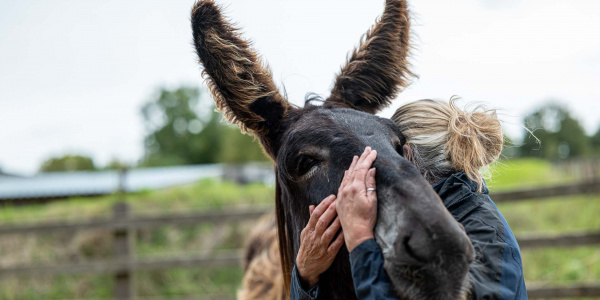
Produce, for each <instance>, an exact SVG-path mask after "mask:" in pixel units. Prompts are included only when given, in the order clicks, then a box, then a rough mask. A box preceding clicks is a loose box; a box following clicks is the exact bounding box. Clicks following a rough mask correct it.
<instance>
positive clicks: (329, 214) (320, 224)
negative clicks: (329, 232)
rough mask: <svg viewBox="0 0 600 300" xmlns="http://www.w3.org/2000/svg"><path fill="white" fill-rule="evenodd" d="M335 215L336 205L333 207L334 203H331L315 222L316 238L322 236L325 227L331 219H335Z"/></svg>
mask: <svg viewBox="0 0 600 300" xmlns="http://www.w3.org/2000/svg"><path fill="white" fill-rule="evenodd" d="M336 214H337V212H336V205H335V202H333V203H331V205H329V207H328V208H327V210H326V211H325V212H324V213H323V214H322V215H321V217H320V218H319V220H318V221H317V225H316V226H315V234H316V235H317V236H320V235H321V234H323V233H324V232H325V230H326V229H327V227H328V226H329V224H330V223H331V221H332V220H333V218H335V215H336ZM332 238H333V237H332ZM327 244H329V243H327Z"/></svg>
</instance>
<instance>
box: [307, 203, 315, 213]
mask: <svg viewBox="0 0 600 300" xmlns="http://www.w3.org/2000/svg"><path fill="white" fill-rule="evenodd" d="M314 210H315V206H314V205H309V206H308V214H309V215H312V213H313V211H314Z"/></svg>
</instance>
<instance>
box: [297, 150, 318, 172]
mask: <svg viewBox="0 0 600 300" xmlns="http://www.w3.org/2000/svg"><path fill="white" fill-rule="evenodd" d="M318 164H319V161H318V160H317V159H316V158H314V157H311V156H308V155H301V156H300V157H299V158H298V165H297V168H296V170H297V172H298V176H310V175H312V174H311V173H312V172H313V171H314V170H316V166H317V165H318Z"/></svg>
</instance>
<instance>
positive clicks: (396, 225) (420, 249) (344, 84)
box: [192, 0, 473, 299]
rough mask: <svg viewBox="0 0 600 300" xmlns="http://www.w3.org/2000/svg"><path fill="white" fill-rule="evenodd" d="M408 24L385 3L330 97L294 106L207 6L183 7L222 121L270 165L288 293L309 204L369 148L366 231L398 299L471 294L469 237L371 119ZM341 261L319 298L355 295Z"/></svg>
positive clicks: (382, 102)
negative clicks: (373, 220) (250, 139)
mask: <svg viewBox="0 0 600 300" xmlns="http://www.w3.org/2000/svg"><path fill="white" fill-rule="evenodd" d="M409 26H410V23H409V16H408V11H407V4H406V1H405V0H387V1H386V6H385V11H384V13H383V15H382V16H381V18H380V20H379V21H378V22H377V24H376V25H375V26H374V27H373V28H371V30H370V31H369V32H368V33H367V34H366V35H365V36H364V38H363V40H362V41H361V43H360V46H359V47H358V48H357V49H356V50H355V51H354V52H353V53H352V55H350V57H349V59H348V62H347V64H346V65H345V66H344V67H343V68H342V70H341V72H340V74H339V75H338V76H337V78H336V80H335V85H334V88H333V90H332V92H331V96H330V97H329V98H328V99H327V100H326V101H325V102H324V103H323V104H322V105H313V104H312V103H310V102H309V103H308V104H307V105H306V106H305V107H303V108H299V107H294V106H292V105H290V104H289V103H288V102H287V100H286V99H285V98H284V97H283V96H282V95H281V94H280V93H279V91H278V89H277V87H276V85H275V84H274V83H273V79H272V77H271V73H270V71H269V70H268V68H267V67H265V66H264V65H263V64H262V63H261V61H260V59H259V57H258V55H257V54H256V53H255V52H254V51H253V50H252V49H251V48H250V45H249V43H248V42H247V41H245V40H244V39H242V38H241V36H240V34H239V31H238V30H237V29H236V28H234V27H233V26H232V25H231V24H230V23H229V22H228V21H227V20H226V19H225V18H224V17H223V16H222V15H221V12H220V9H219V7H218V6H217V5H215V3H214V2H213V1H211V0H206V1H199V2H197V3H196V5H195V6H194V8H193V10H192V29H193V34H194V44H195V47H196V51H197V53H198V57H199V60H200V64H201V65H202V66H203V67H204V70H203V73H204V75H205V76H206V78H207V81H208V85H209V87H210V89H211V92H212V94H213V96H214V99H215V101H216V103H217V105H218V107H219V108H220V109H221V110H223V111H224V113H225V118H226V119H227V120H229V121H230V122H233V123H236V124H238V125H240V127H241V129H242V131H248V132H250V133H251V134H254V135H255V136H256V137H257V138H258V139H259V140H260V142H261V144H262V146H263V148H264V150H265V152H266V153H267V154H268V155H269V156H270V157H271V158H272V159H273V160H274V162H275V166H276V171H277V176H276V178H277V182H276V192H275V194H276V201H275V202H276V217H277V233H278V242H279V246H280V247H279V248H280V249H279V251H280V256H281V267H282V272H283V275H284V276H283V280H284V281H285V289H286V290H287V289H289V286H290V275H291V270H292V267H293V263H294V257H295V256H296V254H297V252H298V249H299V245H300V232H301V230H302V229H303V228H304V226H305V225H306V223H307V222H308V219H309V214H308V206H309V205H311V204H318V203H319V202H320V201H321V200H322V199H324V198H325V197H326V196H327V195H329V194H335V193H336V192H337V189H338V187H339V184H340V182H341V180H342V177H343V174H344V170H345V169H346V168H347V167H348V166H349V165H350V162H351V160H352V157H353V156H354V155H358V154H360V153H361V152H362V150H363V149H364V148H365V146H371V147H372V148H374V149H376V150H377V151H378V156H377V160H376V161H375V162H374V164H373V166H374V167H375V168H377V175H376V181H377V197H378V204H377V205H378V219H377V225H376V227H375V232H374V233H375V239H376V241H377V243H378V244H379V246H380V247H381V249H382V253H383V256H384V260H385V264H384V268H385V270H386V272H387V273H388V274H389V276H390V278H391V280H392V283H393V285H394V288H395V290H396V292H397V293H398V295H399V297H401V298H402V299H457V298H460V297H462V296H463V295H464V292H465V290H466V289H467V287H468V280H467V271H468V268H469V265H470V263H471V261H472V259H473V258H472V256H473V248H472V245H471V244H470V242H469V240H468V238H467V236H466V234H465V233H464V231H463V230H462V229H461V227H460V226H459V224H458V223H457V222H456V221H454V219H453V218H452V216H451V215H450V214H449V212H448V211H447V210H446V208H445V207H444V206H443V204H442V202H441V201H440V199H439V197H438V196H437V194H436V193H435V192H434V191H433V189H432V188H431V186H430V185H429V184H428V183H427V181H425V179H423V177H422V176H421V175H420V174H419V173H418V171H417V170H416V168H415V167H414V166H413V165H412V164H411V163H410V162H408V161H407V160H406V159H404V158H403V157H402V146H403V145H404V137H403V136H402V134H401V132H400V131H399V129H398V127H397V126H396V125H395V124H394V123H393V122H392V121H390V120H388V119H383V118H379V117H377V116H375V115H374V113H376V112H378V111H379V110H381V109H382V108H383V107H385V106H386V105H388V104H389V103H390V102H391V100H392V99H394V98H395V97H396V95H397V94H398V92H400V91H401V90H402V88H403V87H405V86H406V85H407V84H408V83H407V82H408V78H410V76H411V75H412V74H411V73H410V71H408V63H407V61H406V58H407V55H408V52H409ZM263 249H271V248H270V247H266V248H263ZM265 251H267V250H265ZM348 255H349V254H348V251H347V250H346V249H345V248H343V249H342V250H341V251H340V252H339V254H338V256H337V257H336V259H335V261H334V263H333V265H332V266H331V267H330V268H329V270H327V271H326V272H325V273H324V274H322V275H321V276H320V283H319V284H320V293H321V294H322V295H323V297H324V298H325V299H355V293H354V288H353V284H352V277H351V275H350V264H349V261H348ZM253 257H255V258H256V257H261V256H260V255H254V256H253ZM270 257H272V256H270ZM250 265H252V262H250V263H249V266H250ZM248 270H250V269H248ZM247 272H248V271H247ZM245 280H246V279H245ZM265 296H266V295H265Z"/></svg>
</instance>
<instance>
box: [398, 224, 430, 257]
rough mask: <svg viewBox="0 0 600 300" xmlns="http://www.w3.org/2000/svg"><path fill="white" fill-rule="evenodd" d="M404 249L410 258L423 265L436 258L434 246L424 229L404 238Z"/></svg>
mask: <svg viewBox="0 0 600 300" xmlns="http://www.w3.org/2000/svg"><path fill="white" fill-rule="evenodd" d="M404 249H405V250H406V253H407V254H408V255H409V256H411V257H412V258H414V259H416V260H418V261H420V262H423V263H425V262H428V261H430V260H431V259H433V257H434V256H435V251H434V250H435V249H434V246H433V245H432V244H431V240H430V238H429V235H428V233H427V231H426V230H425V229H424V228H420V229H416V230H414V231H413V232H412V234H411V235H409V236H406V237H405V238H404Z"/></svg>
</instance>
